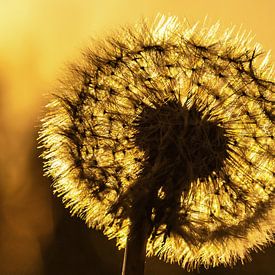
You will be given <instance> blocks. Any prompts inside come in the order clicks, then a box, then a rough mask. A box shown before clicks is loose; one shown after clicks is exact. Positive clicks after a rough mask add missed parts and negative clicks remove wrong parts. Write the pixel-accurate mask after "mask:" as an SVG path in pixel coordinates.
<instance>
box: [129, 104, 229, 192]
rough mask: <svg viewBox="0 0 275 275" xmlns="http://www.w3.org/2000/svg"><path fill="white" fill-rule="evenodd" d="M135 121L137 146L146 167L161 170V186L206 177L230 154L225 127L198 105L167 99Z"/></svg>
mask: <svg viewBox="0 0 275 275" xmlns="http://www.w3.org/2000/svg"><path fill="white" fill-rule="evenodd" d="M134 123H135V128H136V130H137V134H136V136H135V142H136V145H137V146H138V147H139V148H140V149H141V150H143V151H144V152H145V155H146V161H145V163H144V168H145V169H144V170H146V171H150V170H151V171H155V172H154V173H155V174H156V173H159V174H160V175H161V178H162V180H161V182H162V183H161V185H166V183H165V182H167V181H173V182H174V183H173V185H174V187H175V185H176V186H178V187H177V188H180V186H179V185H181V184H182V183H183V182H184V185H189V184H190V183H191V182H192V181H196V180H197V179H205V178H207V177H208V176H210V175H211V174H212V173H213V172H218V171H219V170H220V169H221V168H222V166H223V163H224V161H225V159H226V158H227V157H228V153H227V147H228V138H227V137H226V133H225V130H224V129H223V128H222V127H220V126H219V123H218V122H215V121H210V120H209V118H208V117H207V115H205V116H203V114H202V112H200V111H198V110H197V109H196V108H195V107H191V108H190V109H188V108H187V107H186V106H182V105H181V104H180V103H179V102H176V101H168V102H166V103H165V104H163V105H161V106H158V107H156V108H153V107H146V108H144V109H143V111H142V112H141V114H140V115H139V116H138V118H137V119H136V120H135V122H134ZM155 178H157V176H156V175H155ZM188 183H189V184H188Z"/></svg>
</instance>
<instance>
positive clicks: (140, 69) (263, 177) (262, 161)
mask: <svg viewBox="0 0 275 275" xmlns="http://www.w3.org/2000/svg"><path fill="white" fill-rule="evenodd" d="M218 29H219V23H217V24H215V25H213V26H212V27H207V26H205V25H203V26H202V27H200V26H199V24H196V25H194V26H193V27H190V26H188V24H187V22H186V21H185V22H184V23H182V24H181V23H179V21H178V20H177V18H176V17H168V18H166V17H161V16H159V17H158V18H157V19H156V20H155V22H154V23H153V25H152V27H150V25H149V24H148V23H146V22H143V23H140V24H138V25H136V26H135V27H134V28H128V29H123V30H121V31H120V32H118V33H117V34H116V35H114V36H110V37H109V38H107V39H106V40H105V41H104V42H101V43H100V44H99V46H97V47H96V45H95V46H94V47H91V48H90V49H88V50H86V51H85V53H84V56H83V60H82V61H81V62H79V63H78V64H76V65H74V66H72V68H71V72H70V74H68V75H67V76H66V77H64V79H63V81H61V85H60V87H59V88H58V89H57V90H56V92H55V96H54V98H53V100H52V101H51V103H50V104H48V106H47V115H46V117H45V119H44V120H43V127H42V130H41V132H40V142H41V144H42V146H43V148H44V153H43V158H44V160H45V172H46V174H47V175H49V176H51V177H52V178H53V181H54V190H55V192H56V193H57V194H58V195H60V196H61V197H62V199H63V202H64V203H65V205H66V207H68V208H70V210H71V213H72V214H73V215H79V216H80V217H81V218H83V219H84V220H85V221H86V223H87V224H88V225H89V226H91V227H93V228H96V229H100V230H102V231H103V233H104V234H105V235H107V236H108V237H109V238H116V240H117V245H118V247H119V248H124V247H125V245H126V240H127V236H128V232H129V226H130V224H131V221H132V220H133V219H135V216H137V215H139V213H138V211H143V212H145V213H146V218H147V219H148V222H149V224H150V227H151V235H150V238H149V242H148V244H147V255H148V256H151V255H156V256H158V257H160V258H161V259H163V260H165V261H167V262H171V263H174V262H176V263H178V264H179V265H181V266H182V267H185V268H186V269H187V270H192V269H194V268H197V267H198V266H200V265H204V266H206V267H208V266H217V265H220V264H224V265H232V264H235V263H236V261H237V260H241V261H244V260H245V259H248V258H249V253H250V252H251V251H252V250H258V249H261V248H262V247H264V246H265V245H267V244H269V243H271V242H272V241H273V233H274V214H275V213H274V185H275V178H274V173H275V161H274V153H275V142H274V134H275V130H274V116H275V108H274V100H275V96H274V82H273V69H272V66H271V64H270V63H269V56H270V55H269V54H267V55H266V56H265V57H264V58H263V59H262V61H261V63H259V59H260V56H261V54H262V52H263V50H262V49H261V47H259V46H255V47H253V46H251V41H250V38H251V36H250V35H248V34H247V33H245V32H243V33H241V32H239V33H237V34H236V35H234V30H233V29H228V30H226V31H225V32H224V34H223V35H221V36H218V35H217V32H218ZM116 37H117V38H116ZM257 62H258V63H259V65H258V66H257V64H258V63H257ZM135 205H140V208H139V210H138V211H137V207H133V206H135Z"/></svg>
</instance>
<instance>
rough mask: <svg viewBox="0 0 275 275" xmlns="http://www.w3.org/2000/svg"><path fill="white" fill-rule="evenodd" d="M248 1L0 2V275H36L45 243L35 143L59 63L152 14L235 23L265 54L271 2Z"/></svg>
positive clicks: (46, 195)
mask: <svg viewBox="0 0 275 275" xmlns="http://www.w3.org/2000/svg"><path fill="white" fill-rule="evenodd" d="M254 2H255V3H253V1H251V0H244V1H238V0H232V1H226V3H224V2H223V1H220V0H209V1H203V0H198V1H186V0H182V1H178V0H171V1H166V0H153V1H148V0H147V1H146V0H139V1H135V0H134V1H131V3H130V4H129V1H127V0H117V1H113V0H106V1H101V0H94V1H87V0H78V1H77V0H60V1H55V0H40V1H35V0H2V1H1V4H0V124H1V131H0V146H1V155H0V163H1V167H0V176H1V183H0V209H1V210H0V259H1V261H0V274H20V273H24V274H41V273H42V271H43V265H44V263H43V258H42V255H41V253H42V252H41V251H42V249H43V248H45V247H47V245H49V244H50V243H51V242H52V241H53V240H52V238H53V231H54V229H55V227H56V221H55V219H54V217H53V216H54V215H55V214H54V213H53V208H52V205H51V204H52V201H51V199H52V197H51V194H50V192H51V189H50V186H49V185H50V182H49V181H46V180H45V179H43V178H42V170H41V163H40V161H39V160H37V155H38V152H37V150H36V146H37V145H36V142H35V139H36V132H37V130H38V127H39V124H40V122H39V119H40V117H41V116H42V114H43V111H44V109H43V107H42V106H44V103H45V102H47V93H48V92H49V91H51V89H52V87H53V86H54V85H55V79H56V78H57V77H58V76H60V75H62V74H63V68H64V64H65V63H66V62H67V61H70V60H73V59H74V58H75V57H77V56H78V55H79V52H80V49H81V48H83V47H85V46H86V44H87V43H89V42H90V38H91V37H93V38H97V37H102V36H105V34H106V33H108V32H109V31H112V30H113V29H115V28H114V26H115V27H119V26H120V25H124V24H125V23H129V24H132V23H134V22H136V21H137V20H138V19H140V18H141V17H142V16H145V17H148V16H149V17H153V18H154V17H155V15H156V14H157V13H159V12H160V13H164V14H168V15H169V14H171V15H176V16H179V17H180V18H183V17H187V18H188V20H189V21H190V24H191V25H193V23H194V22H196V21H197V20H201V21H203V20H204V18H205V16H206V15H208V17H209V21H210V22H216V21H217V20H220V21H221V23H222V24H221V25H222V26H230V25H236V26H240V25H241V24H243V28H244V29H248V30H251V31H252V33H253V34H256V39H255V40H257V41H260V42H261V43H262V44H263V47H264V48H265V49H267V50H268V49H272V50H273V49H274V48H275V37H274V35H273V34H274V32H275V24H274V15H273V10H274V3H273V2H274V1H272V0H263V1H254ZM256 2H257V3H256ZM272 59H273V60H274V54H273V56H272ZM3 263H4V264H3Z"/></svg>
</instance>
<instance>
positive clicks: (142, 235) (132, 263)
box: [122, 215, 150, 275]
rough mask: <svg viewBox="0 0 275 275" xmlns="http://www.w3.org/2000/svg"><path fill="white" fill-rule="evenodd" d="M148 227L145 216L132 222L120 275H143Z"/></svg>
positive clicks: (148, 233)
mask: <svg viewBox="0 0 275 275" xmlns="http://www.w3.org/2000/svg"><path fill="white" fill-rule="evenodd" d="M149 228H150V226H149V223H148V222H147V219H146V218H145V215H142V216H140V218H139V219H138V220H135V221H133V222H132V225H131V226H130V232H129V235H128V238H127V245H126V248H125V251H124V259H123V267H122V275H143V274H144V265H145V257H146V244H147V240H148V237H149V235H150V229H149Z"/></svg>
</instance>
